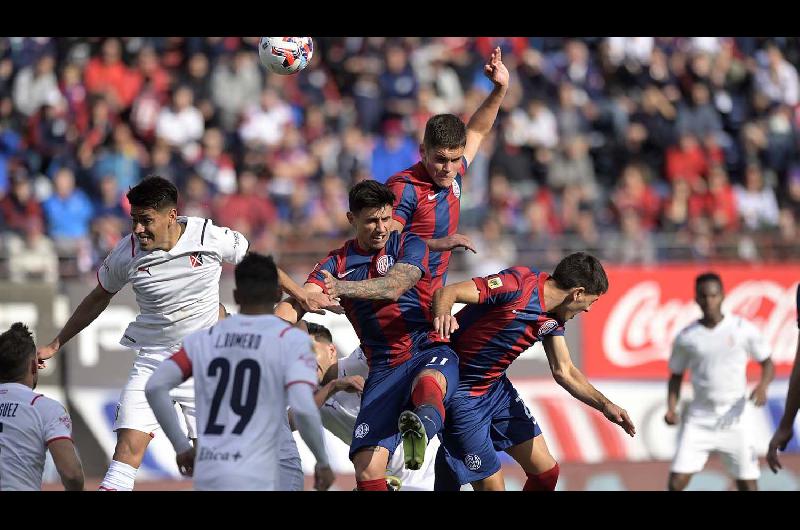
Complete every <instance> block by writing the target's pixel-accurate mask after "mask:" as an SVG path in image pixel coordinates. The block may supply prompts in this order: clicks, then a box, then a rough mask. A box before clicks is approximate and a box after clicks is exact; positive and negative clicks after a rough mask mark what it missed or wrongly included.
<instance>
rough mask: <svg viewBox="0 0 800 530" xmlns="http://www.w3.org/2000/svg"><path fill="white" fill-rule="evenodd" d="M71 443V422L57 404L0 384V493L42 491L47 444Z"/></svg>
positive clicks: (18, 386) (23, 388)
mask: <svg viewBox="0 0 800 530" xmlns="http://www.w3.org/2000/svg"><path fill="white" fill-rule="evenodd" d="M62 438H68V439H72V420H71V419H70V417H69V414H68V413H67V411H66V410H65V409H64V407H63V406H62V405H61V403H59V402H58V401H56V400H54V399H50V398H48V397H45V396H43V395H42V394H37V393H36V392H34V391H33V390H31V389H30V387H27V386H25V385H22V384H19V383H0V491H13V490H16V491H38V490H41V489H42V473H43V472H44V462H45V453H46V452H47V446H48V444H49V443H50V442H53V441H55V440H60V439H62Z"/></svg>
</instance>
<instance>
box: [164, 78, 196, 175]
mask: <svg viewBox="0 0 800 530" xmlns="http://www.w3.org/2000/svg"><path fill="white" fill-rule="evenodd" d="M193 98H194V96H193V94H192V90H191V89H190V88H189V87H186V86H179V87H177V88H176V89H175V91H174V92H173V94H172V105H171V106H169V107H164V108H163V109H161V113H160V114H159V116H158V121H157V122H156V137H157V138H158V139H161V140H164V141H166V142H167V143H168V144H169V145H170V146H171V147H172V148H173V149H177V150H178V151H180V152H181V153H182V154H183V156H184V158H186V160H189V161H194V160H197V159H198V158H199V154H200V146H199V143H198V142H199V141H200V139H201V138H202V137H203V130H204V128H205V124H204V123H205V122H204V121H203V114H202V113H201V112H200V110H199V109H198V108H197V107H195V106H194V104H193V103H194V100H193Z"/></svg>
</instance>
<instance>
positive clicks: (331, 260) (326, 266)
mask: <svg viewBox="0 0 800 530" xmlns="http://www.w3.org/2000/svg"><path fill="white" fill-rule="evenodd" d="M323 270H326V271H328V272H330V273H331V274H333V275H334V276H335V275H336V251H334V252H331V253H330V254H328V257H326V258H325V259H324V260H322V261H320V262H318V263H317V264H316V265H315V266H314V270H312V271H311V273H310V274H309V275H308V278H306V283H313V284H315V285H319V286H320V287H322V290H323V291H324V290H325V277H324V276H323V275H322V271H323Z"/></svg>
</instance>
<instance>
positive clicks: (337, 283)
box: [322, 263, 422, 302]
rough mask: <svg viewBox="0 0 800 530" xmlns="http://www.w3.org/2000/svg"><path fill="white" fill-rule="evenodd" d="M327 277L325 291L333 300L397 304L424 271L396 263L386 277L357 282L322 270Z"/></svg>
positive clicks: (409, 265)
mask: <svg viewBox="0 0 800 530" xmlns="http://www.w3.org/2000/svg"><path fill="white" fill-rule="evenodd" d="M322 274H323V276H324V277H325V289H326V290H327V291H328V294H329V295H330V296H331V297H332V298H338V297H340V296H342V297H346V298H358V299H361V300H388V301H391V302H396V301H397V300H398V299H399V298H400V297H401V296H402V295H403V293H405V292H406V291H408V290H409V289H411V288H412V287H414V286H415V285H416V284H417V282H418V281H419V279H420V278H422V271H421V270H420V269H419V267H417V266H415V265H411V264H409V263H395V264H394V265H393V266H392V268H391V269H389V272H387V273H386V276H384V277H382V278H372V279H370V280H361V281H357V282H351V281H341V280H337V279H336V278H335V277H334V276H333V275H332V274H331V273H330V272H328V271H327V270H324V269H323V270H322Z"/></svg>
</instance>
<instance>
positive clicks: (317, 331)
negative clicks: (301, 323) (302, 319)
mask: <svg viewBox="0 0 800 530" xmlns="http://www.w3.org/2000/svg"><path fill="white" fill-rule="evenodd" d="M306 327H307V328H308V334H309V335H311V336H312V337H314V338H315V339H316V340H319V341H322V342H328V343H333V335H331V330H329V329H328V328H326V327H325V326H323V325H322V324H315V323H314V322H306Z"/></svg>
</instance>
